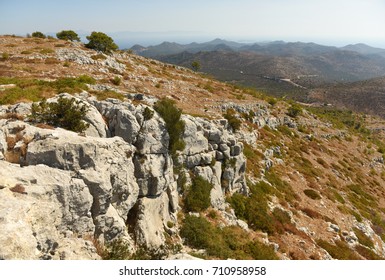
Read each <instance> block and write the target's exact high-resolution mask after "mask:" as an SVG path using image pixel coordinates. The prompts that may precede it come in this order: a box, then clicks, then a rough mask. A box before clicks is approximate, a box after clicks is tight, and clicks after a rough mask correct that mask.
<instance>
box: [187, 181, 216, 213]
mask: <svg viewBox="0 0 385 280" xmlns="http://www.w3.org/2000/svg"><path fill="white" fill-rule="evenodd" d="M212 188H213V185H212V184H210V183H209V182H208V181H206V180H205V179H203V178H202V177H200V176H197V177H193V179H192V184H191V187H190V189H189V190H188V192H187V195H186V197H185V208H186V211H192V212H200V211H203V210H206V209H207V208H208V207H209V206H210V192H211V189H212Z"/></svg>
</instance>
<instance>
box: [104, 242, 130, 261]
mask: <svg viewBox="0 0 385 280" xmlns="http://www.w3.org/2000/svg"><path fill="white" fill-rule="evenodd" d="M128 246H129V245H128V244H127V243H126V242H125V241H124V240H123V239H116V240H113V241H112V242H110V243H108V244H107V245H106V246H105V248H104V250H103V252H102V255H101V257H102V259H103V260H128V259H130V258H131V252H130V250H129V247H128Z"/></svg>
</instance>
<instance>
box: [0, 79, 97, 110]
mask: <svg viewBox="0 0 385 280" xmlns="http://www.w3.org/2000/svg"><path fill="white" fill-rule="evenodd" d="M0 83H1V84H16V87H13V88H9V89H6V90H4V91H1V92H0V105H3V104H15V103H17V102H20V101H26V100H27V101H32V102H37V101H40V100H42V99H44V98H47V97H52V96H54V95H55V94H57V93H62V92H67V93H76V92H81V91H83V90H87V89H88V87H87V84H94V83H95V79H93V78H91V77H89V76H86V75H82V76H80V77H78V78H60V79H57V80H56V81H50V82H48V81H42V80H37V79H23V78H16V77H15V78H8V77H0Z"/></svg>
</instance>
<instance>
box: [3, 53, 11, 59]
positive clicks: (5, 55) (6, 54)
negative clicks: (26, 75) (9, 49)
mask: <svg viewBox="0 0 385 280" xmlns="http://www.w3.org/2000/svg"><path fill="white" fill-rule="evenodd" d="M7 59H9V53H2V54H1V60H7Z"/></svg>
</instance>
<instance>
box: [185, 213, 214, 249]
mask: <svg viewBox="0 0 385 280" xmlns="http://www.w3.org/2000/svg"><path fill="white" fill-rule="evenodd" d="M216 233H217V231H216V229H215V227H214V226H213V225H212V224H211V223H210V222H209V221H207V220H206V219H205V218H203V217H195V216H190V215H188V216H186V218H185V219H184V221H183V225H182V228H181V230H180V235H181V237H183V238H184V239H185V243H186V244H187V245H189V246H192V247H194V248H197V249H206V248H208V247H210V246H211V245H212V244H214V243H215V239H216V236H215V235H216Z"/></svg>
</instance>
